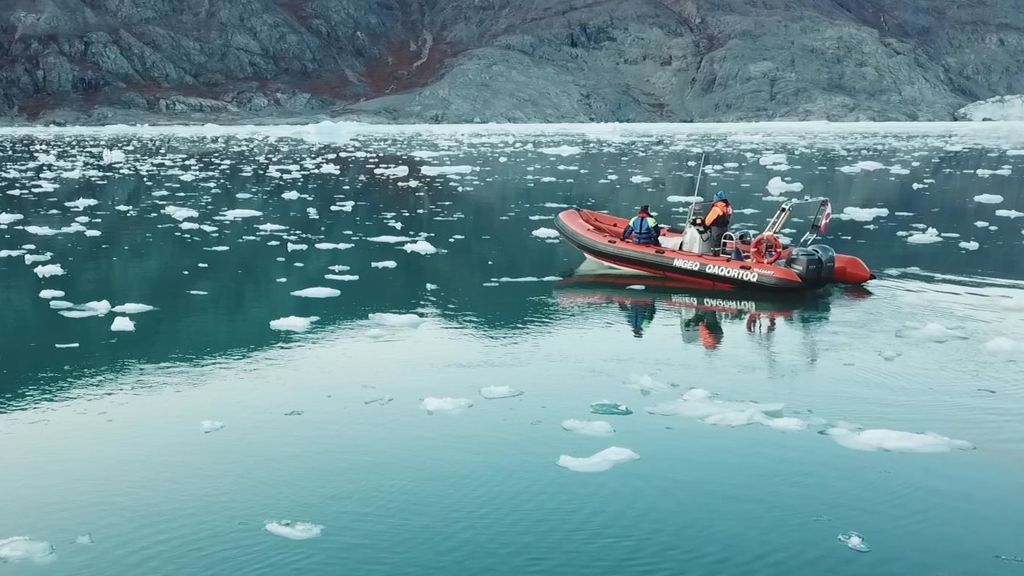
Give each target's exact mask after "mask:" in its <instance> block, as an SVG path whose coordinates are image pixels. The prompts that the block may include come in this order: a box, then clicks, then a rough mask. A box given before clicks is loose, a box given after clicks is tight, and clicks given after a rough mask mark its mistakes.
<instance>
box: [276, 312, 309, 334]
mask: <svg viewBox="0 0 1024 576" xmlns="http://www.w3.org/2000/svg"><path fill="white" fill-rule="evenodd" d="M319 319H320V317H319V316H307V317H302V316H285V317H284V318H278V319H277V320H271V321H270V329H271V330H278V331H284V332H305V331H306V330H309V326H310V324H312V323H313V322H316V321H317V320H319Z"/></svg>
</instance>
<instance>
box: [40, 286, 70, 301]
mask: <svg viewBox="0 0 1024 576" xmlns="http://www.w3.org/2000/svg"><path fill="white" fill-rule="evenodd" d="M39 297H40V298H43V299H45V300H49V299H51V298H63V297H64V292H63V291H61V290H51V289H49V288H46V289H43V290H40V291H39Z"/></svg>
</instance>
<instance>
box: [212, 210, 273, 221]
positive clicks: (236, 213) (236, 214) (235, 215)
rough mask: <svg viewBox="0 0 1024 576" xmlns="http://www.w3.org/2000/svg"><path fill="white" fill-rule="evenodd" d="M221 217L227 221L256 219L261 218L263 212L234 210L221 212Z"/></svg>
mask: <svg viewBox="0 0 1024 576" xmlns="http://www.w3.org/2000/svg"><path fill="white" fill-rule="evenodd" d="M221 216H223V217H224V218H227V219H228V220H238V219H241V218H256V217H258V216H263V212H260V211H258V210H249V209H246V208H235V209H233V210H225V211H224V212H221Z"/></svg>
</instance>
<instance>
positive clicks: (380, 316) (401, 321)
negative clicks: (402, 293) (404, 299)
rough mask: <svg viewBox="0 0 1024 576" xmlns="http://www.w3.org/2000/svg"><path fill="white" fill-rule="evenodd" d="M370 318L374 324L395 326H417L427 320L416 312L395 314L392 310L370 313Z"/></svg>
mask: <svg viewBox="0 0 1024 576" xmlns="http://www.w3.org/2000/svg"><path fill="white" fill-rule="evenodd" d="M369 320H370V322H373V323H374V324H380V325H381V326H391V327H393V328H416V327H417V326H419V325H420V324H423V323H424V322H426V321H427V320H426V318H422V317H420V316H417V315H416V314H393V313H390V312H375V313H373V314H370V315H369Z"/></svg>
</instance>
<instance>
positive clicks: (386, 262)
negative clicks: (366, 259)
mask: <svg viewBox="0 0 1024 576" xmlns="http://www.w3.org/2000/svg"><path fill="white" fill-rule="evenodd" d="M370 267H371V268H397V267H398V262H395V261H394V260H383V261H381V262H370Z"/></svg>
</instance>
